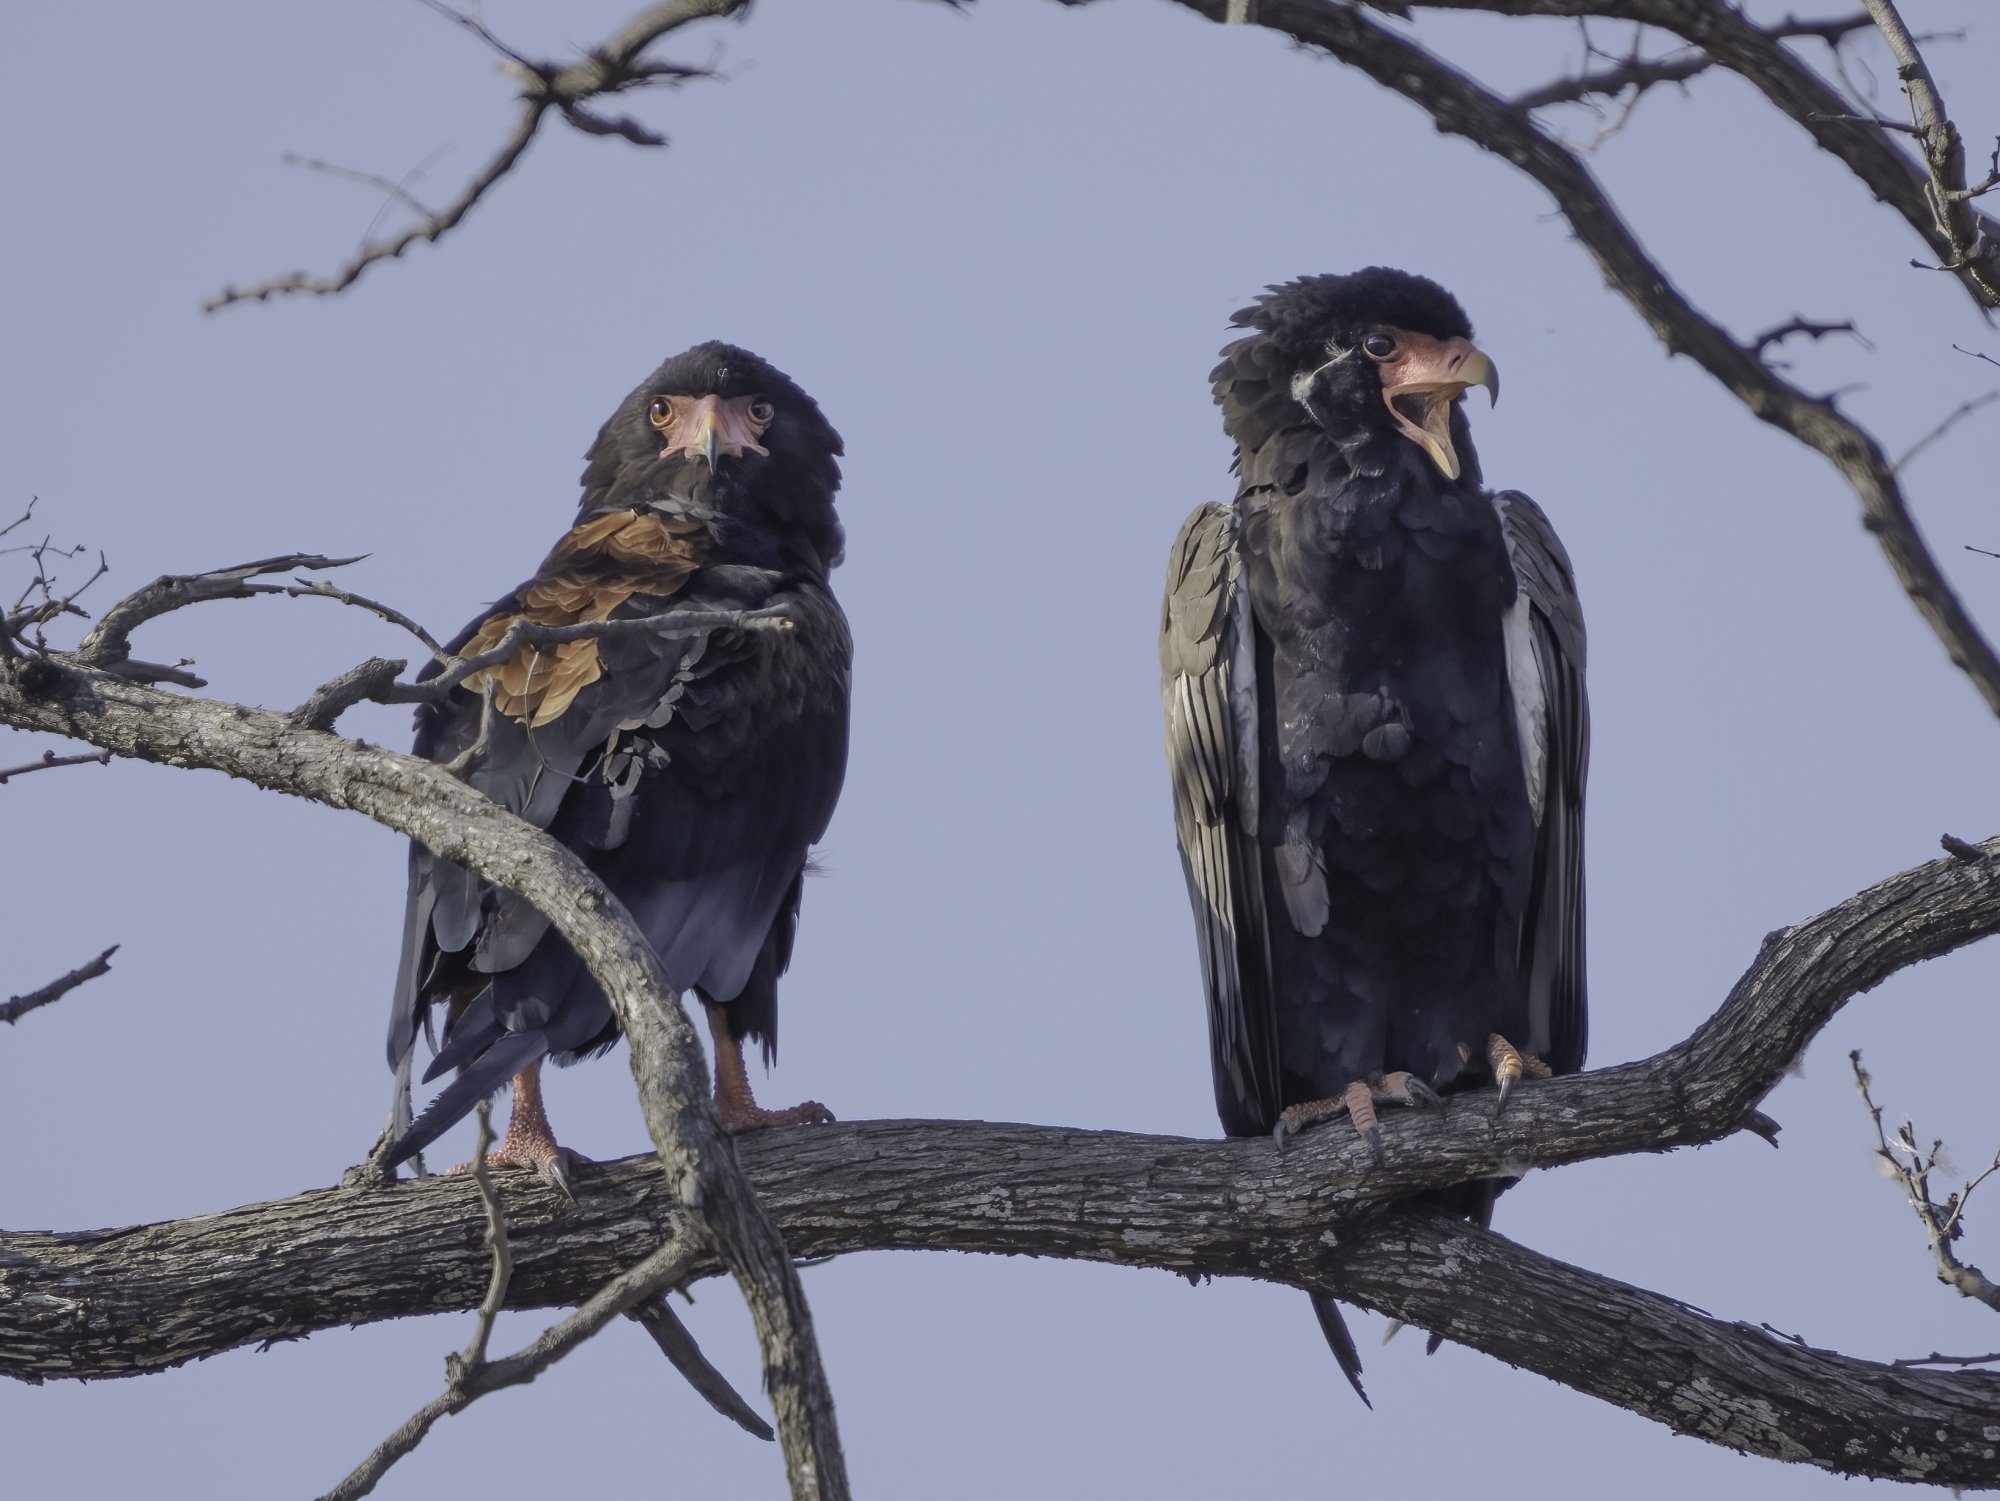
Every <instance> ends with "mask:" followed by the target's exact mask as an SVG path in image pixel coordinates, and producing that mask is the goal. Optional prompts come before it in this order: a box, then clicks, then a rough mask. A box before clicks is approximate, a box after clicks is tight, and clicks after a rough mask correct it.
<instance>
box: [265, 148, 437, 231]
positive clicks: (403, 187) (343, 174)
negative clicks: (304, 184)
mask: <svg viewBox="0 0 2000 1501" xmlns="http://www.w3.org/2000/svg"><path fill="white" fill-rule="evenodd" d="M278 160H279V161H281V162H283V163H284V164H285V165H286V166H288V167H304V168H306V169H307V170H308V171H312V172H324V173H325V174H326V175H327V176H328V177H340V178H345V179H346V180H347V181H348V182H358V183H362V184H364V185H365V186H368V187H373V188H380V189H381V190H382V191H383V192H384V193H385V194H387V195H388V196H389V198H390V199H391V200H392V201H394V202H396V203H400V204H402V205H403V206H404V207H406V208H408V209H409V210H410V211H411V212H413V213H417V214H421V215H422V216H423V217H424V218H426V219H435V218H436V217H437V211H436V210H435V209H433V208H432V207H431V206H430V205H429V204H427V203H425V202H424V201H423V200H422V199H421V198H419V197H417V196H416V195H415V194H414V193H412V192H411V191H410V189H409V181H410V179H409V178H408V177H405V178H404V179H403V181H402V182H397V181H396V180H395V179H393V178H388V177H384V176H382V174H381V173H379V172H363V171H360V170H358V169H357V168H354V167H343V166H341V165H340V164H339V163H338V162H328V161H321V160H320V159H319V158H318V157H316V156H300V155H299V154H298V153H296V152H293V151H287V152H286V153H285V154H284V155H283V156H281V157H279V158H278Z"/></svg>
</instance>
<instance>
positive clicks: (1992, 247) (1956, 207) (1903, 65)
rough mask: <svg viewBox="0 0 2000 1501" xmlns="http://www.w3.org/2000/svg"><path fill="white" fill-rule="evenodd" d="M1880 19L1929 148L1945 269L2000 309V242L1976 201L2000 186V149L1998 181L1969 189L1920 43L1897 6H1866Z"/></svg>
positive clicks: (1880, 1)
mask: <svg viewBox="0 0 2000 1501" xmlns="http://www.w3.org/2000/svg"><path fill="white" fill-rule="evenodd" d="M1861 3H1862V4H1863V5H1865V6H1867V7H1868V14H1869V15H1870V16H1872V17H1873V18H1874V21H1875V26H1876V29H1877V30H1879V31H1880V32H1881V33H1882V40H1883V41H1885V42H1887V43H1888V44H1889V51H1890V53H1891V55H1893V56H1894V57H1895V59H1896V76H1897V77H1898V78H1900V79H1902V81H1903V92H1904V93H1905V94H1907V95H1908V96H1909V99H1910V111H1911V113H1912V114H1913V115H1914V116H1915V118H1916V123H1917V140H1918V142H1919V143H1920V144H1921V145H1922V146H1923V151H1924V165H1925V167H1926V168H1927V169H1928V170H1929V173H1930V179H1929V181H1928V182H1927V183H1926V185H1925V186H1926V189H1927V192H1928V195H1929V198H1930V204H1931V213H1932V215H1933V216H1934V218H1935V220H1936V224H1937V231H1938V234H1939V235H1941V236H1942V237H1943V239H1944V241H1945V245H1946V249H1947V254H1946V256H1945V258H1944V269H1945V270H1947V271H1956V272H1960V273H1962V274H1963V275H1964V276H1965V277H1967V278H1968V279H1970V280H1971V281H1972V282H1974V283H1975V284H1977V286H1978V287H1979V289H1980V292H1981V294H1982V296H1983V300H1984V301H1985V303H1986V305H1987V306H1988V307H1996V306H2000V239H1995V238H1994V237H1993V236H1991V235H1989V234H1987V233H1986V227H1985V225H1984V224H1982V222H1981V221H1980V219H1979V216H1978V215H1976V214H1975V213H1974V212H1973V209H1972V200H1973V199H1974V198H1976V197H1978V196H1979V194H1981V193H1984V192H1986V191H1987V190H1988V189H1990V188H1992V187H1993V186H1994V185H1995V184H1996V183H2000V148H1996V150H1995V152H1994V176H1993V179H1992V181H1989V182H1987V183H1985V184H1984V185H1983V186H1979V187H1968V186H1967V185H1966V181H1965V142H1964V141H1963V140H1962V139H1961V138H1960V137H1959V133H1958V127H1957V126H1956V125H1954V124H1952V122H1951V116H1949V115H1947V114H1946V113H1945V109H1944V101H1943V100H1942V99H1941V98H1939V97H1938V91H1937V83H1936V82H1935V81H1934V80H1933V79H1932V78H1931V70H1930V67H1929V65H1928V64H1926V63H1925V62H1924V56H1923V54H1922V53H1921V52H1919V51H1918V50H1917V43H1916V39H1915V38H1914V37H1912V36H1911V35H1910V30H1909V28H1908V27H1907V26H1905V25H1904V24H1903V18H1902V16H1901V15H1900V14H1898V12H1897V10H1896V6H1895V4H1894V0H1861Z"/></svg>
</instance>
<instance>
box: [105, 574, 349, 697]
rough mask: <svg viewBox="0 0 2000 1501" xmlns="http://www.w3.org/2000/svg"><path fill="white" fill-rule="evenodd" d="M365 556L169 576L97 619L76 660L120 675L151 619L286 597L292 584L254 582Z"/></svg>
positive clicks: (121, 602)
mask: <svg viewBox="0 0 2000 1501" xmlns="http://www.w3.org/2000/svg"><path fill="white" fill-rule="evenodd" d="M363 556H366V555H365V554H360V555H357V556H355V557H351V558H328V557H323V556H321V555H320V554H318V553H303V552H294V553H285V554H284V555H282V556H280V557H275V558H260V559H258V560H257V561H256V562H254V563H239V564H237V565H236V566H235V567H233V568H216V569H212V570H210V571H209V572H207V573H186V574H181V573H165V574H161V575H160V577H158V578H156V579H154V580H153V582H152V583H150V584H148V585H146V587H145V588H143V589H140V590H138V591H137V592H135V593H132V594H128V595H126V596H125V598H123V599H121V600H119V601H118V603H117V604H115V605H113V606H112V607H111V608H110V609H108V610H106V611H105V612H104V614H103V616H102V617H101V618H100V619H99V620H98V622H97V624H96V626H95V627H93V628H92V630H91V631H90V634H88V635H87V636H85V637H84V638H83V640H82V642H81V643H79V644H78V646H77V649H76V659H77V661H78V662H80V663H82V664H83V665H85V666H89V667H96V668H101V669H103V670H105V671H113V672H115V671H117V670H118V665H119V664H120V663H123V662H127V661H129V660H130V658H131V652H132V642H131V636H132V632H134V631H136V630H137V629H138V628H139V627H140V626H142V625H144V624H145V623H146V622H147V621H149V620H157V619H158V618H159V617H160V616H162V615H166V614H170V613H171V612H173V611H175V610H184V609H186V608H187V607H188V606H189V605H198V604H203V603H206V602H207V601H209V600H214V599H250V598H253V597H254V596H256V595H259V594H286V593H290V592H292V590H293V588H294V586H292V585H288V584H260V583H256V582H253V580H255V579H257V578H259V577H260V576H262V575H264V574H267V573H287V572H290V571H291V570H293V569H299V568H303V569H307V570H313V571H316V570H318V569H322V568H345V567H346V566H347V565H348V564H350V563H358V562H360V561H361V558H362V557H363Z"/></svg>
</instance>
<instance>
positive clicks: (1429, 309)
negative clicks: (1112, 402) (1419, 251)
mask: <svg viewBox="0 0 2000 1501" xmlns="http://www.w3.org/2000/svg"><path fill="white" fill-rule="evenodd" d="M1231 321H1232V322H1234V323H1235V324H1236V325H1237V326H1238V327H1240V328H1250V329H1254V330H1256V332H1255V333H1254V334H1253V335H1252V336H1251V337H1250V338H1248V339H1244V340H1240V341H1238V342H1237V343H1236V344H1233V345H1231V346H1230V347H1229V349H1228V350H1226V351H1224V354H1225V359H1224V364H1223V366H1222V368H1221V369H1219V370H1218V371H1217V372H1216V375H1217V382H1216V399H1217V401H1218V402H1220V403H1221V404H1222V407H1223V421H1224V425H1225V426H1226V427H1228V428H1229V430H1230V436H1231V437H1233V438H1235V439H1236V441H1237V443H1238V444H1239V445H1241V446H1244V447H1255V446H1257V445H1258V443H1260V442H1261V441H1262V439H1261V437H1260V436H1259V434H1258V432H1257V431H1255V430H1256V429H1258V428H1260V427H1261V426H1263V425H1265V424H1268V422H1269V421H1270V420H1271V419H1270V414H1269V411H1268V408H1269V406H1270V405H1271V404H1272V402H1271V401H1270V398H1279V399H1281V401H1282V400H1289V402H1291V403H1293V404H1295V405H1294V408H1293V410H1294V411H1297V410H1298V409H1303V411H1304V412H1305V413H1306V414H1307V415H1308V416H1309V417H1310V418H1311V420H1312V421H1313V423H1315V424H1316V425H1317V426H1318V427H1319V428H1320V429H1321V430H1322V431H1324V432H1325V434H1326V435H1327V437H1328V438H1330V439H1331V440H1332V441H1333V442H1334V443H1335V444H1336V445H1337V446H1339V447H1340V448H1342V449H1343V450H1347V451H1352V450H1354V449H1356V448H1358V447H1360V446H1362V445H1364V444H1368V443H1370V442H1371V440H1379V439H1390V438H1405V439H1408V440H1409V441H1410V442H1412V443H1414V444H1416V445H1417V447H1418V448H1419V449H1421V450H1422V451H1423V453H1424V454H1425V455H1426V456H1428V457H1429V459H1430V461H1431V462H1432V463H1433V464H1435V465H1436V466H1437V468H1438V470H1439V471H1440V472H1441V473H1442V474H1443V475H1444V477H1445V478H1446V479H1447V480H1455V479H1457V478H1458V477H1459V475H1460V474H1461V473H1462V472H1464V471H1466V470H1468V469H1470V470H1471V471H1472V473H1473V476H1474V477H1476V476H1477V472H1478V471H1477V465H1476V461H1475V460H1474V459H1473V456H1472V447H1471V439H1470V435H1469V431H1468V429H1467V427H1466V423H1465V416H1464V413H1463V412H1462V411H1460V409H1459V406H1458V398H1459V397H1460V396H1462V395H1463V394H1464V393H1465V391H1466V389H1467V388H1468V387H1471V386H1485V387H1486V388H1487V390H1488V392H1489V393H1490V394H1491V396H1492V398H1493V399H1494V400H1496V401H1497V400H1498V399H1499V396H1500V376H1499V372H1498V371H1496V370H1495V369H1494V367H1493V362H1492V361H1491V360H1489V359H1488V358H1487V357H1486V356H1485V355H1484V354H1482V353H1481V352H1480V351H1479V349H1478V348H1477V347H1475V346H1474V344H1473V342H1472V325H1471V323H1470V322H1468V321H1467V319H1466V316H1465V310H1464V309H1463V308H1461V307H1460V306H1459V305H1458V300H1457V299H1456V298H1455V297H1453V296H1452V295H1451V293H1449V292H1447V291H1446V290H1445V289H1444V288H1443V287H1441V286H1439V285H1438V284H1437V283H1436V282H1434V281H1430V280H1428V279H1426V278H1424V277H1421V276H1413V275H1411V274H1410V273H1409V272H1407V271H1397V270H1393V269H1391V268H1390V267H1387V266H1370V267H1368V268H1366V269H1365V270H1361V271H1355V272H1352V273H1349V274H1347V275H1344V276H1306V277H1301V278H1300V279H1299V280H1297V281H1292V282H1286V283H1284V284H1282V285H1280V286H1274V287H1272V288H1271V289H1270V290H1269V291H1268V292H1267V293H1266V294H1265V295H1264V296H1263V297H1261V298H1259V299H1258V301H1257V304H1256V306H1255V307H1249V308H1245V309H1244V310H1243V311H1242V312H1240V313H1238V314H1237V315H1236V316H1235V318H1234V319H1233V320H1231ZM1249 371H1255V372H1257V373H1260V374H1262V375H1263V376H1264V380H1263V381H1262V382H1253V384H1257V385H1265V386H1266V387H1267V389H1266V390H1265V391H1263V392H1262V393H1261V394H1262V395H1263V396H1264V397H1265V398H1266V399H1264V400H1261V401H1259V402H1258V403H1257V405H1258V406H1260V407H1263V408H1265V409H1266V410H1265V413H1264V416H1263V421H1262V422H1259V421H1257V420H1255V417H1254V415H1253V414H1251V413H1249V412H1247V411H1245V410H1243V408H1244V406H1245V403H1243V402H1241V401H1240V400H1239V401H1236V402H1234V403H1233V402H1232V400H1231V396H1230V392H1229V391H1228V390H1226V389H1225V387H1226V386H1228V385H1235V384H1242V383H1243V376H1244V375H1245V374H1246V373H1248V372H1249ZM1245 394H1246V395H1247V394H1249V393H1248V392H1246V393H1245ZM1232 407H1235V408H1236V409H1235V410H1232ZM1246 418H1249V419H1250V420H1247V421H1246V420H1244V419H1246ZM1239 429H1240V430H1239Z"/></svg>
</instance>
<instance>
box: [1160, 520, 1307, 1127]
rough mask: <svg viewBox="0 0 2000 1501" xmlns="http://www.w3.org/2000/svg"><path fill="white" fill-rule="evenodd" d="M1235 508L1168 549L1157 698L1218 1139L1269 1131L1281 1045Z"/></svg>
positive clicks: (1191, 529) (1193, 527)
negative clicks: (1203, 1003) (1205, 1022)
mask: <svg viewBox="0 0 2000 1501" xmlns="http://www.w3.org/2000/svg"><path fill="white" fill-rule="evenodd" d="M1254 630H1255V626H1254V625H1253V623H1252V622H1251V619H1250V614H1249V606H1248V601H1247V599H1246V597H1245V593H1244V590H1243V587H1242V564H1241V557H1240V554H1239V553H1238V551H1237V543H1236V512H1235V510H1234V508H1232V507H1227V506H1217V505H1207V506H1202V507H1201V508H1200V509H1198V510H1197V511H1195V513H1194V514H1193V515H1192V516H1190V517H1189V518H1188V520H1187V523H1186V525H1185V526H1183V527H1182V528H1181V532H1180V535H1179V536H1178V537H1176V538H1175V539H1174V546H1173V552H1172V554H1171V556H1170V558H1169V561H1168V568H1167V590H1166V600H1165V603H1164V605H1163V607H1162V611H1161V621H1160V695H1161V698H1162V700H1163V702H1164V705H1165V708H1166V718H1167V766H1168V772H1169V776H1170V779H1171V781H1172V784H1173V796H1174V825H1175V832H1176V834H1177V835H1178V838H1179V843H1180V851H1181V867H1182V870H1183V872H1184V873H1185V875H1186V877H1187V886H1188V898H1189V900H1190V901H1191V902H1192V904H1193V906H1194V918H1195V935H1196V940H1197V943H1198V946H1199V948H1200V952H1201V966H1202V983H1203V987H1204V988H1205V990H1206V991H1207V996H1208V1018H1209V1041H1210V1048H1211V1052H1212V1055H1213V1063H1214V1070H1215V1096H1216V1108H1217V1110H1218V1111H1219V1112H1220V1114H1221V1116H1222V1123H1223V1129H1224V1130H1225V1131H1227V1132H1228V1133H1229V1134H1231V1135H1249V1134H1254V1133H1261V1132H1265V1131H1268V1130H1270V1129H1271V1127H1272V1126H1273V1125H1274V1124H1275V1123H1276V1120H1277V1116H1278V1111H1279V1109H1280V1101H1279V1096H1278V1049H1277V1030H1276V1016H1275V1013H1274V1005H1273V997H1272V991H1271V966H1270V957H1269V949H1268V941H1267V938H1266V931H1265V916H1266V914H1265V898H1264V882H1263V871H1262V863H1261V859H1260V854H1259V850H1258V845H1257V766H1258V756H1257V679H1256V653H1255V638H1254V636H1253V634H1252V633H1253V632H1254Z"/></svg>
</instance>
